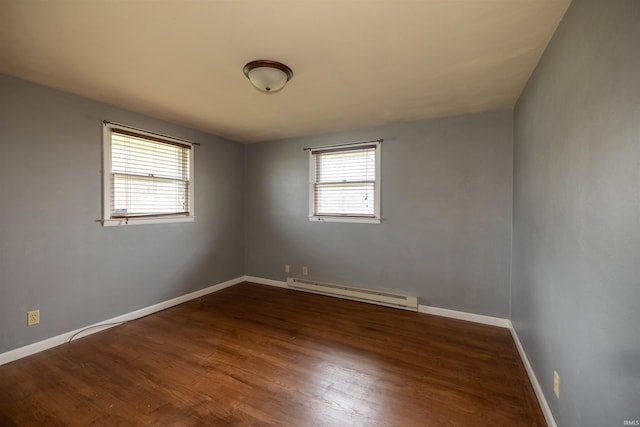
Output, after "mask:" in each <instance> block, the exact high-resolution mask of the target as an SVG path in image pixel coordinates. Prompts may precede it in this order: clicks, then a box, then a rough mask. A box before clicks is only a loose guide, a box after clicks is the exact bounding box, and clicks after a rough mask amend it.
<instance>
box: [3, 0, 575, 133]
mask: <svg viewBox="0 0 640 427" xmlns="http://www.w3.org/2000/svg"><path fill="white" fill-rule="evenodd" d="M569 3H570V0H421V1H418V0H415V1H407V0H288V1H287V0H255V1H251V0H228V1H213V0H208V1H207V0H155V1H150V0H146V1H144V0H55V1H54V0H0V73H4V74H9V75H12V76H17V77H20V78H23V79H26V80H30V81H34V82H37V83H41V84H44V85H47V86H51V87H54V88H58V89H62V90H65V91H68V92H72V93H75V94H78V95H82V96H85V97H87V98H91V99H96V100H99V101H103V102H106V103H108V104H112V105H116V106H120V107H123V108H126V109H129V110H133V111H137V112H140V113H144V114H147V115H150V116H154V117H157V118H161V119H165V120H168V121H172V122H175V123H179V124H183V125H186V126H190V127H193V128H196V129H200V130H203V131H206V132H209V133H213V134H217V135H220V136H223V137H227V138H230V139H232V140H235V141H239V142H258V141H265V140H272V139H279V138H285V137H291V136H299V135H309V134H316V133H323V132H331V131H339V130H346V129H353V128H360V127H367V126H376V125H382V124H386V123H395V122H403V121H411V120H421V119H428V118H433V117H441V116H448V115H457V114H463V113H470V112H478V111H487V110H494V109H502V108H511V107H513V105H514V103H515V101H516V100H517V98H518V96H519V95H520V93H521V91H522V89H523V87H524V85H525V83H526V81H527V79H528V78H529V76H530V74H531V72H532V71H533V69H534V67H535V66H536V64H537V62H538V59H539V58H540V55H541V54H542V52H543V50H544V48H545V47H546V45H547V43H548V42H549V39H550V38H551V36H552V34H553V32H554V31H555V29H556V27H557V25H558V23H559V22H560V20H561V18H562V16H563V14H564V12H565V10H566V9H567V7H568V5H569ZM255 59H273V60H277V61H281V62H284V63H286V64H287V65H289V66H290V67H291V68H292V69H293V72H294V76H293V79H292V80H291V81H290V82H289V83H288V84H287V86H286V87H285V88H284V89H283V90H282V91H281V92H279V93H276V94H268V95H267V94H263V93H260V92H258V91H257V90H256V89H254V88H253V87H252V86H251V84H250V83H249V81H248V80H247V79H246V78H245V76H244V74H243V73H242V67H243V66H244V65H245V63H247V62H249V61H251V60H255ZM0 99H1V98H0Z"/></svg>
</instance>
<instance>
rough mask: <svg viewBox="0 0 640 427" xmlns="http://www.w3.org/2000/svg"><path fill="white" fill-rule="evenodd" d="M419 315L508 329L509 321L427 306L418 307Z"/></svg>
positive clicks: (420, 305)
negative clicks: (430, 315)
mask: <svg viewBox="0 0 640 427" xmlns="http://www.w3.org/2000/svg"><path fill="white" fill-rule="evenodd" d="M418 312H419V313H426V314H433V315H434V316H442V317H450V318H452V319H458V320H466V321H468V322H475V323H482V324H484V325H491V326H499V327H501V328H509V327H510V326H511V321H509V319H503V318H502V317H492V316H485V315H483V314H474V313H467V312H466V311H456V310H449V309H446V308H438V307H431V306H429V305H422V304H419V305H418Z"/></svg>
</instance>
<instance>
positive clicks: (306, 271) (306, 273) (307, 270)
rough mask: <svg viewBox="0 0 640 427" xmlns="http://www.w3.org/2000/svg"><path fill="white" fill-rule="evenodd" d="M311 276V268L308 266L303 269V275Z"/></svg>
mask: <svg viewBox="0 0 640 427" xmlns="http://www.w3.org/2000/svg"><path fill="white" fill-rule="evenodd" d="M308 274H309V267H307V266H306V265H305V266H303V267H302V275H303V276H307V275H308Z"/></svg>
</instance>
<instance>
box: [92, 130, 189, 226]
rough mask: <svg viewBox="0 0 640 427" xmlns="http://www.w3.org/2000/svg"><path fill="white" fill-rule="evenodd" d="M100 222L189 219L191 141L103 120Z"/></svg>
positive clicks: (119, 223) (124, 222)
mask: <svg viewBox="0 0 640 427" xmlns="http://www.w3.org/2000/svg"><path fill="white" fill-rule="evenodd" d="M103 149H104V152H103V162H104V164H103V193H104V194H103V197H104V200H103V205H104V206H103V221H102V222H103V225H129V224H143V223H154V222H184V221H193V219H194V216H193V150H192V144H191V143H189V142H185V141H182V140H178V139H175V138H171V137H165V136H159V135H156V134H153V133H151V132H146V131H141V130H138V129H133V128H128V127H125V126H120V125H115V124H112V123H108V122H105V131H104V141H103Z"/></svg>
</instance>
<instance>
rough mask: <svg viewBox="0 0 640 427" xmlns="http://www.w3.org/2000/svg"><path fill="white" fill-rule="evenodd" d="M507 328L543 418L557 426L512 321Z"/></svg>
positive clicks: (552, 425)
mask: <svg viewBox="0 0 640 427" xmlns="http://www.w3.org/2000/svg"><path fill="white" fill-rule="evenodd" d="M509 330H510V331H511V336H512V337H513V341H515V343H516V348H517V349H518V353H520V358H521V359H522V363H524V367H525V369H526V370H527V375H529V381H531V385H532V386H533V390H534V391H535V393H536V397H537V398H538V403H539V404H540V408H541V409H542V413H543V414H544V418H545V420H547V425H548V426H549V427H558V425H557V424H556V420H555V418H553V414H552V413H551V408H550V407H549V404H548V403H547V398H546V397H545V396H544V393H543V392H542V387H540V383H539V382H538V378H537V377H536V374H535V372H533V368H532V367H531V364H530V363H529V358H528V357H527V353H525V352H524V347H522V343H521V342H520V338H518V334H517V333H516V330H515V328H514V327H513V323H511V322H509Z"/></svg>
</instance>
